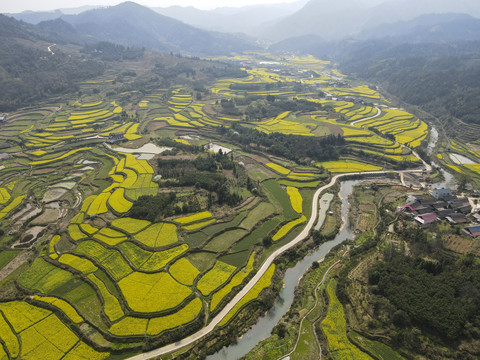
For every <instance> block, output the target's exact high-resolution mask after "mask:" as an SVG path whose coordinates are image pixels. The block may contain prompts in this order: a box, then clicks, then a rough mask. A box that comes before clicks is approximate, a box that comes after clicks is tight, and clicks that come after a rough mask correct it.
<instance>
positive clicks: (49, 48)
mask: <svg viewBox="0 0 480 360" xmlns="http://www.w3.org/2000/svg"><path fill="white" fill-rule="evenodd" d="M56 45H57V44H52V45H50V46H49V47H47V49H48V52H49V53H50V54H52V55H55V53H54V52H53V51H52V47H54V46H56Z"/></svg>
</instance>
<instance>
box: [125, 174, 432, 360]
mask: <svg viewBox="0 0 480 360" xmlns="http://www.w3.org/2000/svg"><path fill="white" fill-rule="evenodd" d="M423 171H424V170H423V169H421V168H420V169H413V170H402V171H396V173H397V174H401V173H422V172H423ZM387 173H391V172H390V171H371V172H357V173H347V174H339V175H335V176H334V177H333V178H332V179H331V181H330V182H329V183H328V184H326V185H324V186H322V187H321V188H319V189H318V190H317V191H316V192H315V195H314V197H313V202H312V216H311V217H310V220H309V221H308V223H307V225H306V226H305V227H304V229H303V230H302V231H301V232H300V233H299V234H298V235H297V237H295V239H293V240H292V241H290V242H289V243H287V244H285V245H284V246H282V247H280V248H279V249H277V250H275V251H274V252H273V253H272V254H271V255H270V256H269V257H268V258H267V259H266V260H265V262H264V263H263V264H262V266H261V267H260V268H259V269H258V271H257V273H256V274H255V276H254V277H253V278H252V279H251V280H250V281H249V282H248V283H247V285H245V287H244V288H243V289H242V290H240V292H239V293H238V294H237V295H235V297H234V298H233V299H232V300H231V301H230V302H229V303H228V304H227V305H226V306H225V307H224V308H223V309H222V311H221V312H220V313H219V314H218V315H217V316H216V317H215V318H214V319H212V321H211V322H210V323H209V324H208V325H207V326H205V327H204V328H202V329H200V330H199V331H197V332H196V333H194V334H192V335H190V336H188V337H186V338H184V339H182V340H180V341H178V342H176V343H173V344H170V345H166V346H163V347H161V348H158V349H154V350H151V351H148V352H146V353H143V354H139V355H136V356H133V357H131V358H130V360H144V359H151V358H153V357H156V356H159V355H163V354H168V353H171V352H174V351H177V350H179V349H181V348H183V347H185V346H187V345H190V344H192V343H194V342H195V341H198V340H200V339H202V338H203V337H204V336H205V335H207V334H209V333H210V332H212V331H213V330H214V329H215V327H216V326H217V325H218V324H219V323H220V322H221V321H222V320H223V318H224V317H225V316H226V315H227V314H228V313H229V312H230V310H232V309H233V307H234V306H235V305H236V304H237V303H238V302H239V301H240V300H241V299H242V298H243V297H244V296H245V295H246V294H247V293H248V291H249V290H251V289H252V288H253V286H254V285H255V284H256V283H257V282H258V280H259V279H260V278H261V277H262V275H263V274H265V272H266V271H267V269H268V267H269V266H270V265H271V264H272V262H273V261H274V260H275V259H276V258H277V257H278V256H279V255H281V254H282V253H284V252H285V251H287V250H288V249H290V248H292V247H294V246H295V245H297V244H298V243H300V242H301V241H303V240H304V239H305V238H306V237H307V236H308V235H309V233H310V229H312V227H313V226H314V224H315V221H316V220H317V214H318V210H319V209H318V207H319V200H320V195H321V194H322V193H323V192H324V191H325V190H328V189H329V188H331V187H332V186H334V185H335V184H336V183H337V181H339V180H341V179H342V178H344V177H347V178H348V177H351V176H372V175H373V176H382V175H385V174H387ZM343 183H344V184H345V185H343ZM355 183H356V181H353V182H352V183H351V184H350V185H348V184H349V182H348V181H344V182H342V186H341V191H340V196H341V198H342V217H344V222H345V225H348V224H346V222H347V221H348V216H346V214H347V212H348V198H347V197H348V191H347V190H348V189H350V192H351V191H352V190H351V189H352V188H353V185H354V184H355ZM349 231H350V230H349V226H343V227H342V229H341V230H340V232H339V234H338V235H337V237H336V238H335V239H334V240H332V241H331V242H328V243H326V244H325V245H322V246H321V247H320V248H319V250H317V251H316V252H314V253H313V254H312V255H308V256H307V257H306V258H304V260H302V261H301V262H300V263H299V264H305V265H304V268H303V270H302V268H301V265H299V264H297V266H295V267H294V268H293V269H298V273H297V276H296V277H295V276H293V280H287V278H285V283H286V284H287V283H288V284H290V283H291V284H292V286H291V290H290V292H289V294H290V293H291V294H290V297H291V298H293V289H294V288H295V285H296V284H297V282H298V279H299V277H301V275H302V274H303V273H304V272H305V271H306V269H307V268H308V266H310V265H311V263H312V262H313V261H314V260H319V259H322V258H323V257H324V255H326V254H327V253H328V251H329V250H330V249H331V248H332V247H333V246H335V245H337V244H339V243H341V242H343V241H345V240H346V239H347V238H349V237H351V235H352V234H351V232H349ZM342 238H343V239H342ZM320 251H322V252H320ZM322 254H323V255H322ZM293 269H292V271H290V273H292V272H293ZM282 296H283V300H281V299H282V298H280V303H282V302H283V303H285V305H286V306H285V310H284V312H286V311H287V310H288V308H289V307H290V304H291V301H292V300H290V303H288V302H287V301H286V300H287V299H288V298H287V293H286V292H283V293H282ZM275 308H277V307H276V306H274V309H275ZM282 315H283V313H279V315H278V318H277V320H276V321H274V320H270V321H269V322H268V316H267V317H266V318H267V324H271V327H270V329H269V330H268V331H267V334H266V336H268V335H269V334H270V331H271V329H272V328H273V326H275V324H276V322H278V319H280V318H281V316H282ZM275 316H277V315H275ZM264 319H265V318H264ZM260 321H262V320H260ZM267 324H262V325H261V326H257V325H255V326H254V327H253V328H252V330H251V331H255V330H254V329H256V328H259V330H256V331H258V333H255V337H254V339H255V340H254V342H255V343H254V344H253V346H254V345H255V344H256V343H257V342H258V341H259V340H261V339H262V338H261V337H260V336H261V334H260V333H261V332H262V331H263V329H262V327H265V328H266V326H267ZM247 335H248V334H247ZM247 335H245V336H244V337H243V338H245V339H246V340H245V342H246V341H247V339H248V336H247ZM266 336H265V337H266ZM245 342H244V341H243V340H240V343H239V344H237V345H235V346H234V348H235V349H239V348H240V347H239V345H240V346H241V347H242V351H241V354H242V355H239V354H232V355H231V356H230V355H229V354H230V350H229V349H231V348H232V347H231V346H230V347H227V348H225V349H224V350H223V351H221V353H223V354H224V356H228V357H223V358H222V357H220V358H215V357H214V356H215V355H212V356H210V357H209V358H210V359H236V358H238V357H241V356H243V354H246V353H247V352H248V351H249V350H250V349H251V348H253V346H251V347H250V348H249V347H247V345H246V344H245ZM237 351H238V350H237ZM239 353H240V352H239Z"/></svg>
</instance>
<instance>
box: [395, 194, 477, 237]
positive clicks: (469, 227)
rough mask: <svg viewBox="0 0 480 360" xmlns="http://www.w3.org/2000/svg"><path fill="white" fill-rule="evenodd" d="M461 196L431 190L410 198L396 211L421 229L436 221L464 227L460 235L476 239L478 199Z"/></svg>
mask: <svg viewBox="0 0 480 360" xmlns="http://www.w3.org/2000/svg"><path fill="white" fill-rule="evenodd" d="M462 195H463V194H462ZM462 195H460V196H458V195H455V194H454V192H453V191H452V190H451V189H447V188H441V189H433V190H432V191H431V193H430V194H425V195H416V196H410V197H409V202H408V203H407V204H406V205H404V206H402V207H399V208H398V209H397V211H398V212H401V213H403V214H405V215H406V216H408V217H410V218H412V219H413V220H414V221H415V222H417V223H418V224H419V225H420V226H421V227H428V226H429V225H430V224H433V223H434V222H436V221H448V222H449V223H451V224H453V225H464V226H465V227H464V228H463V229H462V233H463V234H465V235H468V236H470V237H472V238H476V237H478V236H480V213H479V210H480V207H479V206H478V199H476V198H474V197H465V196H462Z"/></svg>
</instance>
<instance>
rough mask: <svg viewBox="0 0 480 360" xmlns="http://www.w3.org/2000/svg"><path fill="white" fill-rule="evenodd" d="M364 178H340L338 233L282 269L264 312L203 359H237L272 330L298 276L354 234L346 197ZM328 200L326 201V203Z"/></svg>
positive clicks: (288, 304) (291, 293) (321, 209)
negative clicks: (271, 302) (237, 336)
mask: <svg viewBox="0 0 480 360" xmlns="http://www.w3.org/2000/svg"><path fill="white" fill-rule="evenodd" d="M362 181H364V180H351V181H342V182H341V187H340V193H339V195H340V198H341V200H342V219H343V225H342V228H341V230H340V232H339V233H338V234H337V236H336V237H335V239H334V240H332V241H329V242H326V243H324V244H322V245H320V246H319V247H318V249H317V250H315V251H313V252H312V253H310V254H309V255H307V256H305V257H304V258H303V260H301V261H299V262H298V263H297V264H296V265H295V266H294V267H293V268H290V269H288V270H287V271H286V272H285V277H284V283H285V287H284V288H283V289H282V290H281V291H280V293H279V294H278V296H277V298H276V300H275V303H274V305H273V307H272V308H271V309H270V310H269V311H268V312H267V314H266V315H265V316H264V317H263V318H261V319H260V320H259V321H258V322H257V323H256V324H255V325H254V326H253V327H252V328H251V329H250V330H248V331H247V333H245V335H243V336H242V338H240V339H238V342H237V344H235V345H230V346H228V347H226V348H223V349H222V350H220V351H219V352H217V353H215V354H213V355H210V356H208V357H207V360H234V359H239V358H241V357H242V356H244V355H245V354H247V353H248V352H249V351H250V350H252V349H253V348H254V347H255V345H257V344H258V343H259V342H260V341H261V340H263V339H266V338H267V337H269V336H270V333H271V331H272V329H273V328H274V327H275V325H277V324H278V322H279V321H280V319H281V318H282V317H283V316H284V315H285V314H286V313H287V311H288V309H289V308H290V306H291V305H292V303H293V298H294V291H295V287H296V286H297V285H298V282H299V281H300V279H301V278H302V276H303V274H304V273H305V272H306V271H307V270H308V269H309V268H310V267H311V266H312V263H313V262H314V261H320V260H322V259H323V258H324V257H325V255H327V254H328V252H329V251H330V250H331V249H332V248H333V247H335V246H337V245H338V244H341V243H342V242H344V241H345V240H348V239H353V237H354V234H353V232H352V231H351V229H350V223H349V220H348V210H349V202H348V197H349V196H350V195H351V194H352V192H353V187H354V186H355V185H357V184H358V183H360V182H362ZM325 205H326V204H325V202H324V201H322V200H320V201H319V212H320V213H322V212H323V213H325V212H326V211H327V210H328V208H327V209H323V207H324V206H325ZM329 205H330V202H328V205H327V206H329Z"/></svg>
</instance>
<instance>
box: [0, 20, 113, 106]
mask: <svg viewBox="0 0 480 360" xmlns="http://www.w3.org/2000/svg"><path fill="white" fill-rule="evenodd" d="M52 39H55V38H52V37H50V33H49V32H46V31H45V30H43V29H40V28H38V27H35V26H33V25H30V24H26V23H22V22H19V21H17V20H15V19H13V18H10V17H7V16H4V15H0V88H1V89H2V91H0V111H9V110H11V109H15V108H17V107H19V106H22V105H26V104H29V103H30V102H31V101H34V100H39V99H42V98H44V97H47V96H51V95H55V94H59V93H63V92H65V91H71V90H74V89H75V86H76V85H75V82H76V81H78V80H84V79H86V78H90V77H93V76H97V75H100V74H101V73H102V72H103V71H104V69H105V67H104V64H103V63H101V62H98V61H95V60H91V59H88V58H87V59H84V58H82V57H81V56H80V55H78V54H75V53H67V52H64V51H62V49H61V48H60V47H58V46H57V47H55V55H52V54H51V53H49V52H48V50H47V47H48V46H49V45H51V44H52Z"/></svg>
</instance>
